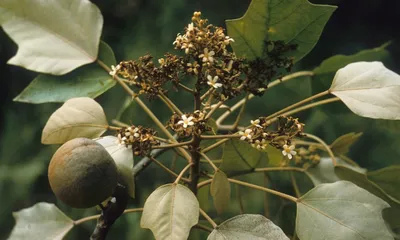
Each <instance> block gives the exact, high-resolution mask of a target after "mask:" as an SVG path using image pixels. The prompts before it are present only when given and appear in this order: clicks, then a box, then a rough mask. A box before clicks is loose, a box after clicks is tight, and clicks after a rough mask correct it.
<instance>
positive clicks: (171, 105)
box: [158, 92, 183, 116]
mask: <svg viewBox="0 0 400 240" xmlns="http://www.w3.org/2000/svg"><path fill="white" fill-rule="evenodd" d="M158 97H159V98H160V99H161V100H162V101H163V102H164V103H165V104H166V105H167V106H168V107H169V108H170V109H171V111H172V112H173V113H174V112H176V113H178V114H179V115H181V116H182V115H183V113H182V111H181V110H180V109H179V108H178V107H177V106H176V105H175V104H174V103H173V102H172V101H171V100H170V99H169V98H168V97H167V96H165V94H164V93H162V92H160V93H159V94H158Z"/></svg>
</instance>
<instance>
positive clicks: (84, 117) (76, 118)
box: [42, 97, 108, 144]
mask: <svg viewBox="0 0 400 240" xmlns="http://www.w3.org/2000/svg"><path fill="white" fill-rule="evenodd" d="M107 127H108V123H107V119H106V115H105V114H104V111H103V108H102V107H101V106H100V104H98V103H97V102H96V101H95V100H93V99H91V98H87V97H82V98H73V99H70V100H68V101H66V102H65V103H64V104H63V105H62V106H61V107H60V108H59V109H57V110H56V111H55V112H54V113H53V114H52V115H51V116H50V118H49V120H48V121H47V123H46V126H45V127H44V129H43V132H42V143H43V144H61V143H65V142H67V141H68V140H71V139H73V138H78V137H86V138H96V137H99V136H101V134H103V133H104V132H105V131H106V130H107Z"/></svg>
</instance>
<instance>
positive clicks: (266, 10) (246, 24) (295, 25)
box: [226, 0, 336, 61]
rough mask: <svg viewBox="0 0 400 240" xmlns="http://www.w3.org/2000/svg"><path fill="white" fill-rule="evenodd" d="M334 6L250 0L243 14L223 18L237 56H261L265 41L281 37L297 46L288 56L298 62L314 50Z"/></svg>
mask: <svg viewBox="0 0 400 240" xmlns="http://www.w3.org/2000/svg"><path fill="white" fill-rule="evenodd" d="M335 9H336V7H335V6H329V5H316V4H312V3H310V2H308V1H307V0H293V1H279V0H252V2H251V3H250V6H249V8H248V9H247V11H246V13H245V14H244V16H242V17H241V18H238V19H232V20H226V27H227V31H228V35H229V36H230V37H232V38H233V39H234V40H235V42H233V43H232V47H233V50H234V51H235V53H236V55H237V56H239V57H246V58H247V59H249V60H253V59H256V58H259V57H262V54H263V53H264V47H265V41H277V40H282V41H284V42H285V43H288V44H296V45H297V49H296V51H294V52H290V55H291V56H293V57H294V60H295V61H299V60H300V59H301V58H303V57H304V56H305V55H307V53H309V52H310V51H311V49H313V47H314V46H315V44H316V43H317V41H318V39H319V37H320V35H321V33H322V30H323V28H324V26H325V24H326V22H327V21H328V20H329V18H330V16H331V15H332V13H333V12H334V11H335Z"/></svg>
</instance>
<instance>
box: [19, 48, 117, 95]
mask: <svg viewBox="0 0 400 240" xmlns="http://www.w3.org/2000/svg"><path fill="white" fill-rule="evenodd" d="M98 59H100V60H101V61H103V62H104V63H105V64H107V65H109V66H111V65H114V64H115V63H116V60H115V56H114V53H113V51H112V49H111V48H110V47H109V46H108V45H107V44H106V43H105V42H101V43H100V51H99V57H98ZM115 83H116V82H115V81H114V80H113V79H112V77H111V76H110V75H109V74H108V72H106V71H105V70H104V69H103V68H102V67H100V66H99V65H98V64H97V63H92V64H89V65H85V66H83V67H81V68H78V69H76V70H75V71H73V72H71V73H68V74H66V75H64V76H54V75H50V74H41V75H39V76H38V77H36V78H35V79H34V80H33V81H32V82H31V83H30V84H29V85H28V86H27V87H26V88H25V89H24V90H23V91H22V93H20V94H19V95H18V96H17V97H16V98H14V101H18V102H27V103H45V102H65V101H67V100H68V99H71V98H75V97H90V98H95V97H97V96H99V95H101V94H102V93H104V92H106V91H107V90H108V89H110V88H112V87H113V86H114V85H115Z"/></svg>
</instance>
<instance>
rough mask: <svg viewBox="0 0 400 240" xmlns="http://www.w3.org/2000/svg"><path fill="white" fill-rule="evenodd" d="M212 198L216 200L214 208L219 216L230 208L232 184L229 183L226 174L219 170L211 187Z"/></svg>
mask: <svg viewBox="0 0 400 240" xmlns="http://www.w3.org/2000/svg"><path fill="white" fill-rule="evenodd" d="M210 193H211V196H212V197H213V199H214V206H215V209H216V210H217V212H218V214H222V213H223V212H224V210H225V209H226V208H227V207H228V206H229V201H230V198H231V184H230V183H229V181H228V177H227V176H226V175H225V173H223V172H221V171H220V170H217V171H216V172H215V173H214V176H213V179H212V182H211V187H210Z"/></svg>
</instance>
